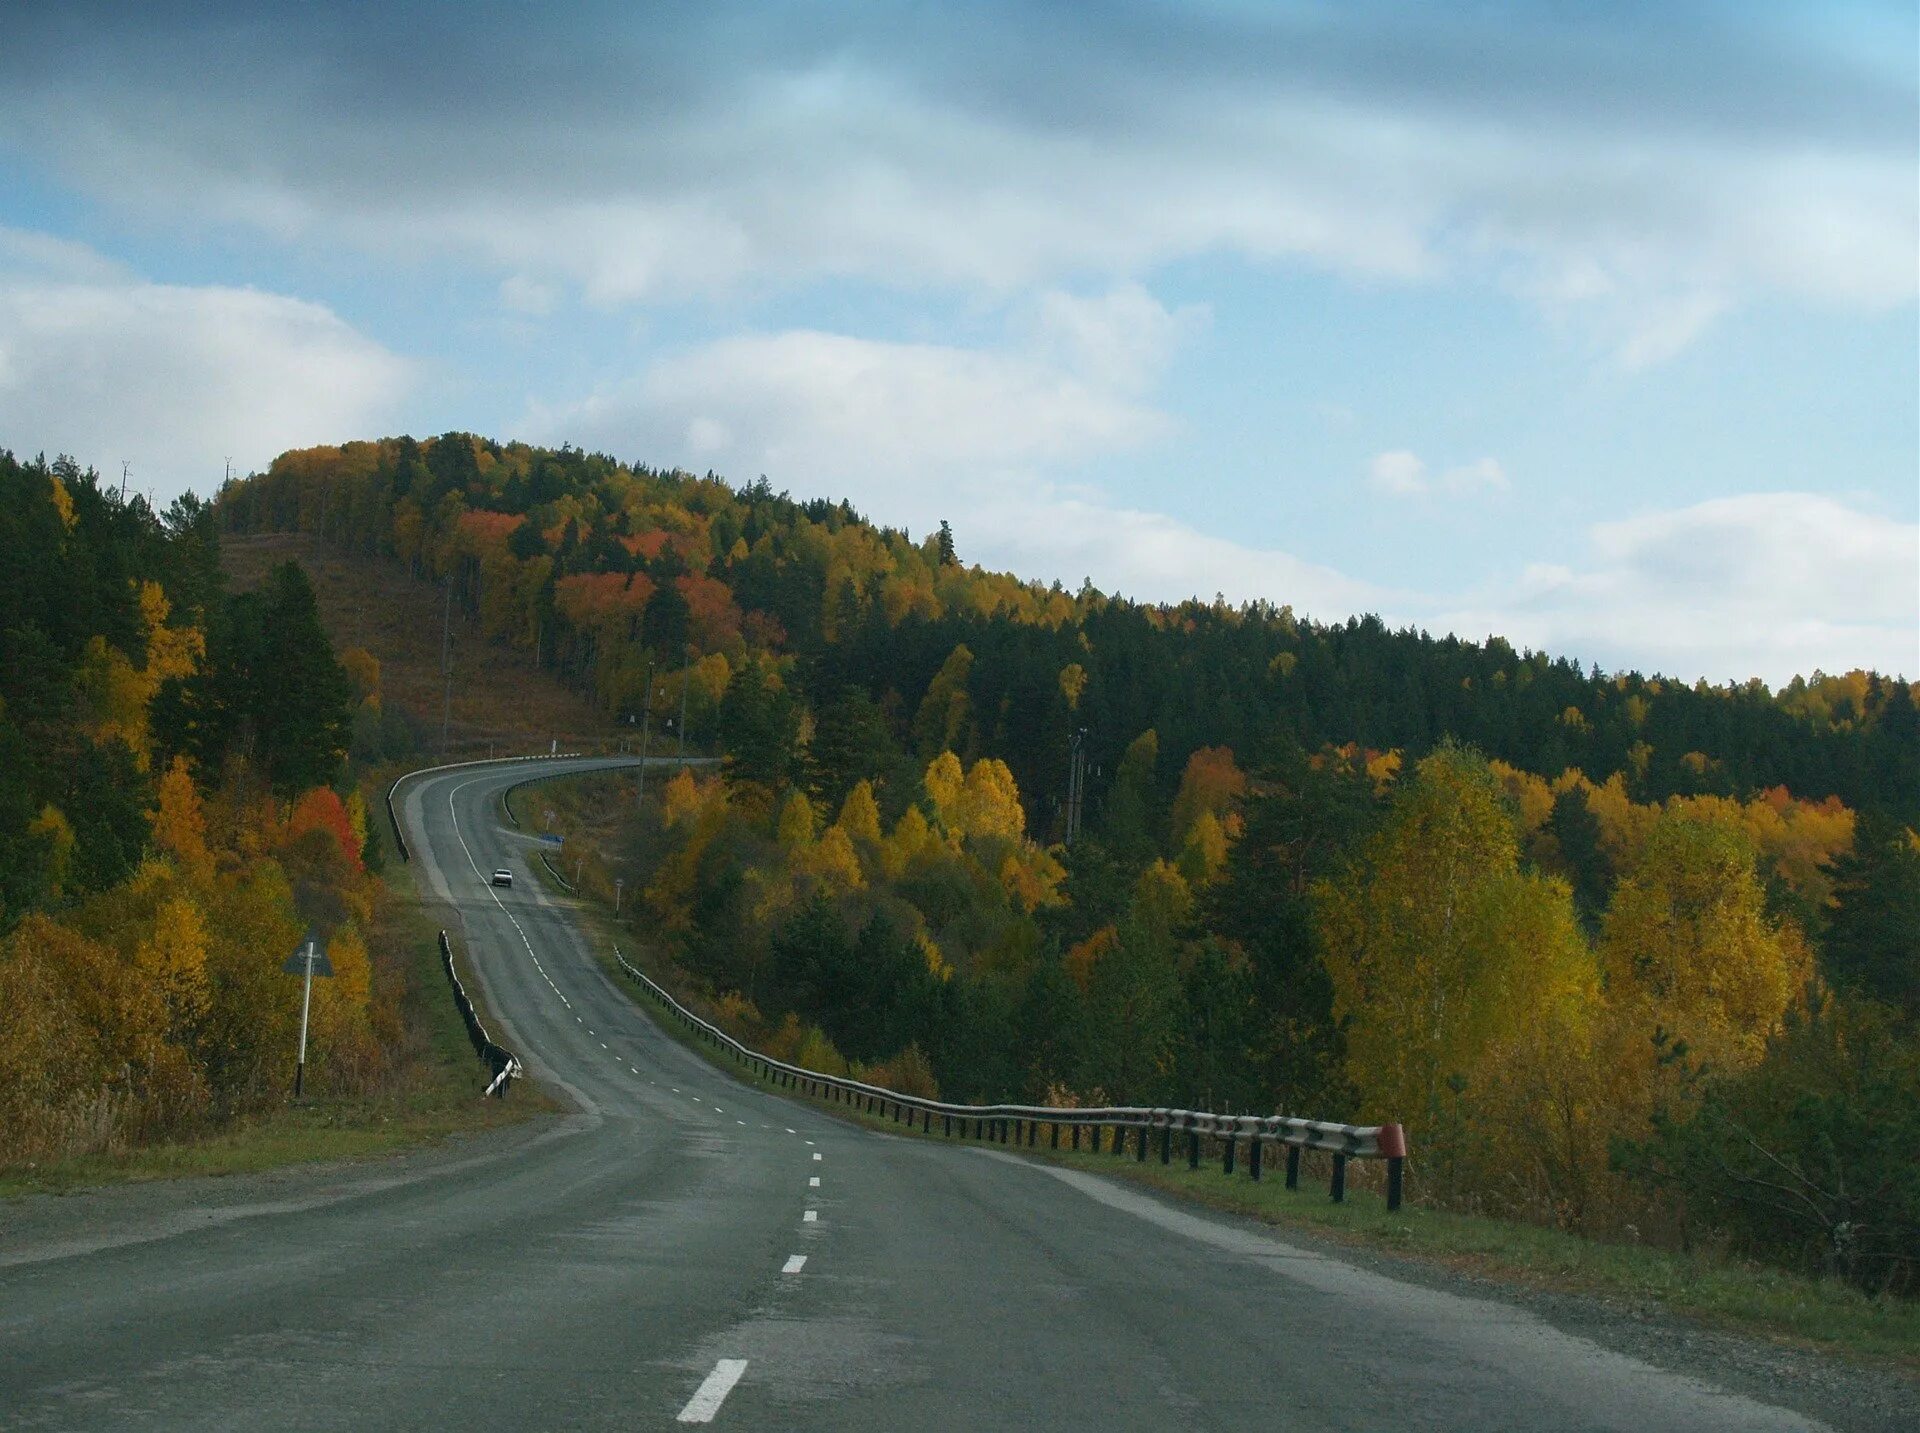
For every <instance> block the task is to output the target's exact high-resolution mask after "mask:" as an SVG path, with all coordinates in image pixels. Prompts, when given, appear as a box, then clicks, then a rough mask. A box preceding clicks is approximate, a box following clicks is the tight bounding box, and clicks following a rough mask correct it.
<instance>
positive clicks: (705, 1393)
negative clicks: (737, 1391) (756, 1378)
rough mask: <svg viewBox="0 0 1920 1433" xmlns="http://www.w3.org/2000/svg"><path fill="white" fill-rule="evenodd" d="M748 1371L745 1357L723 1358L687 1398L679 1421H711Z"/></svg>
mask: <svg viewBox="0 0 1920 1433" xmlns="http://www.w3.org/2000/svg"><path fill="white" fill-rule="evenodd" d="M746 1371H747V1361H746V1360H745V1359H744V1358H723V1359H721V1360H720V1361H719V1362H718V1363H716V1364H715V1365H714V1366H713V1372H712V1373H709V1374H708V1375H707V1380H706V1382H705V1383H702V1384H701V1385H700V1386H699V1387H698V1388H697V1389H695V1390H694V1393H693V1397H691V1398H689V1399H688V1400H687V1406H686V1407H685V1408H682V1409H681V1410H680V1417H679V1419H678V1420H677V1421H679V1422H681V1423H711V1422H713V1415H714V1414H716V1413H718V1412H719V1411H720V1405H721V1404H722V1403H725V1402H726V1401H727V1395H728V1394H729V1393H731V1392H733V1385H734V1384H736V1383H738V1382H739V1381H740V1375H741V1374H743V1373H745V1372H746Z"/></svg>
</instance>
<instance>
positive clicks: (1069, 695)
mask: <svg viewBox="0 0 1920 1433" xmlns="http://www.w3.org/2000/svg"><path fill="white" fill-rule="evenodd" d="M1086 689H1087V669H1086V668H1085V667H1083V666H1081V665H1080V664H1079V663H1078V662H1069V663H1067V665H1066V666H1064V667H1062V668H1061V669H1060V695H1061V696H1063V697H1065V698H1066V699H1067V710H1068V711H1078V710H1080V693H1082V692H1084V691H1085V690H1086Z"/></svg>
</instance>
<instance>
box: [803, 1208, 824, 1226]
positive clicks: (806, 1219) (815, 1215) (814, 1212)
mask: <svg viewBox="0 0 1920 1433" xmlns="http://www.w3.org/2000/svg"><path fill="white" fill-rule="evenodd" d="M800 1219H801V1222H802V1223H805V1224H818V1223H819V1222H820V1211H819V1210H818V1209H809V1210H808V1211H807V1212H806V1213H805V1214H802V1215H801V1216H800Z"/></svg>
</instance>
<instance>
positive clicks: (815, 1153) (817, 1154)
mask: <svg viewBox="0 0 1920 1433" xmlns="http://www.w3.org/2000/svg"><path fill="white" fill-rule="evenodd" d="M813 1157H814V1159H815V1160H818V1159H820V1157H821V1155H820V1151H819V1150H817V1149H816V1150H815V1151H814V1152H813Z"/></svg>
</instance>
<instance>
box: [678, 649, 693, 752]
mask: <svg viewBox="0 0 1920 1433" xmlns="http://www.w3.org/2000/svg"><path fill="white" fill-rule="evenodd" d="M692 685H693V648H691V647H689V648H687V662H686V665H685V666H683V667H682V668H681V669H680V769H681V770H682V771H685V770H686V769H687V688H688V687H690V686H692Z"/></svg>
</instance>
